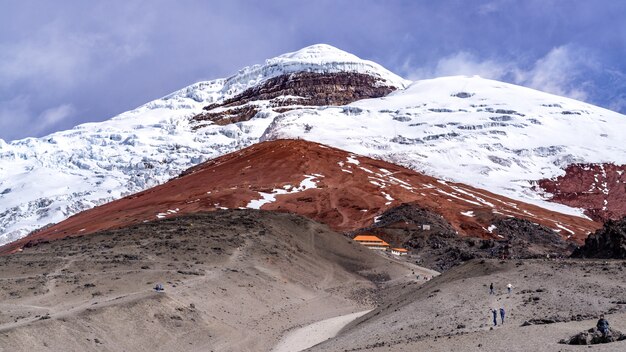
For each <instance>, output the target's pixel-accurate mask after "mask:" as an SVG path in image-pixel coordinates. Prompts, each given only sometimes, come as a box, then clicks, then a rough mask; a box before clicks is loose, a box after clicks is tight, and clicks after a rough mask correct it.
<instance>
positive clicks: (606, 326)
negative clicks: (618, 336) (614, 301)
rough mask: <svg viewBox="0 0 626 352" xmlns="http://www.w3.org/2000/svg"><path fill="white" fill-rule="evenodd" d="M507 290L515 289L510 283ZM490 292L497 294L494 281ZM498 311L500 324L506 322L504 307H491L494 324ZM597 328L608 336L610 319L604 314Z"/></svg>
mask: <svg viewBox="0 0 626 352" xmlns="http://www.w3.org/2000/svg"><path fill="white" fill-rule="evenodd" d="M506 290H507V293H508V294H511V291H512V290H513V285H511V284H510V283H509V284H507V285H506ZM489 294H490V295H495V294H496V289H495V287H494V285H493V282H492V283H491V284H490V285H489ZM498 313H500V325H503V324H504V316H505V315H506V312H505V310H504V307H502V308H500V309H497V308H491V314H492V315H493V326H498ZM596 328H597V329H598V331H599V332H600V333H601V334H602V337H607V335H608V334H609V332H610V330H609V322H608V320H606V319H605V318H604V315H602V316H600V320H598V323H597V324H596Z"/></svg>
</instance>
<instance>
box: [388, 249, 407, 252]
mask: <svg viewBox="0 0 626 352" xmlns="http://www.w3.org/2000/svg"><path fill="white" fill-rule="evenodd" d="M391 250H392V251H396V252H408V251H407V250H406V249H404V248H391Z"/></svg>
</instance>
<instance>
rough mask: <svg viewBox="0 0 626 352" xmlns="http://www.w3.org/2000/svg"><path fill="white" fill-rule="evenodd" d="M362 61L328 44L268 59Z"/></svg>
mask: <svg viewBox="0 0 626 352" xmlns="http://www.w3.org/2000/svg"><path fill="white" fill-rule="evenodd" d="M286 60H297V61H313V60H315V61H354V62H357V61H363V60H361V59H360V58H359V57H357V56H356V55H353V54H350V53H348V52H346V51H343V50H341V49H338V48H336V47H334V46H332V45H328V44H314V45H310V46H307V47H304V48H302V49H300V50H298V51H294V52H290V53H285V54H282V55H279V56H277V57H275V58H273V59H269V60H268V61H286Z"/></svg>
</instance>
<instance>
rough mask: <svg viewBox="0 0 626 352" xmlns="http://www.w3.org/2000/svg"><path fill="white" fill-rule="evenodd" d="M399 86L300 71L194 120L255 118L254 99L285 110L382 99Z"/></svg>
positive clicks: (361, 76) (345, 75)
mask: <svg viewBox="0 0 626 352" xmlns="http://www.w3.org/2000/svg"><path fill="white" fill-rule="evenodd" d="M396 89H397V87H393V86H388V85H385V84H384V83H383V81H382V80H380V79H379V78H376V77H373V76H370V75H366V74H360V73H349V72H339V73H312V72H300V73H295V74H289V75H282V76H278V77H274V78H272V79H269V80H267V81H266V82H265V83H263V84H261V85H259V86H256V87H253V88H250V89H247V90H246V91H244V92H243V93H241V94H239V95H237V96H235V97H232V98H230V99H226V100H224V101H223V102H221V103H219V104H211V105H208V106H206V107H204V110H205V111H206V112H203V113H201V114H199V115H196V116H194V117H193V119H194V120H197V121H203V120H209V121H212V122H214V123H216V124H219V125H226V124H229V123H234V122H239V121H246V120H249V119H251V118H252V117H254V115H255V114H256V113H257V112H258V109H255V107H254V105H253V104H249V103H251V102H254V101H259V100H268V101H269V102H270V103H269V105H270V107H271V108H277V109H275V110H276V111H279V112H284V111H287V110H289V108H287V107H289V106H293V105H307V106H324V105H344V104H348V103H351V102H353V101H357V100H361V99H367V98H379V97H382V96H385V95H387V94H389V93H391V92H393V91H394V90H396ZM285 97H289V98H285ZM246 104H248V105H246Z"/></svg>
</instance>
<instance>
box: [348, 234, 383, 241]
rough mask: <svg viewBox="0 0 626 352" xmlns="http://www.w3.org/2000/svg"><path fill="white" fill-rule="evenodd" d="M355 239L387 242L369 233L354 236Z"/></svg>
mask: <svg viewBox="0 0 626 352" xmlns="http://www.w3.org/2000/svg"><path fill="white" fill-rule="evenodd" d="M353 240H355V241H359V242H360V241H364V242H385V241H383V240H381V239H380V238H378V237H376V236H368V235H359V236H356V237H355V238H353Z"/></svg>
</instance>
